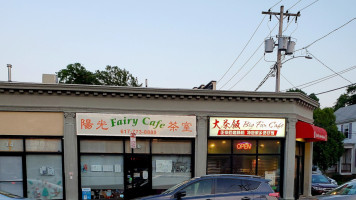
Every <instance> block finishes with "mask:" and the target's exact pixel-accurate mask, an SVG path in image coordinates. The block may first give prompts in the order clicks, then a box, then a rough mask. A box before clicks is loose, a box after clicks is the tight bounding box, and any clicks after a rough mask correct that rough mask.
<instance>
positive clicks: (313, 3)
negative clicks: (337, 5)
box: [299, 0, 319, 12]
mask: <svg viewBox="0 0 356 200" xmlns="http://www.w3.org/2000/svg"><path fill="white" fill-rule="evenodd" d="M318 1H319V0H316V1H314V2H313V3H311V4H309V5H307V6H305V7H304V8H302V9H300V10H299V12H300V11H302V10H304V9H306V8H308V7H309V6H311V5H313V4H314V3H316V2H318Z"/></svg>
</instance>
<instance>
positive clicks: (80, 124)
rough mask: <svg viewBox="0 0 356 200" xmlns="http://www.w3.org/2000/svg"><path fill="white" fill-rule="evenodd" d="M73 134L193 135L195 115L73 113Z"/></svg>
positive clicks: (194, 133) (194, 134)
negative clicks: (74, 126) (74, 129)
mask: <svg viewBox="0 0 356 200" xmlns="http://www.w3.org/2000/svg"><path fill="white" fill-rule="evenodd" d="M76 125H77V135H95V136H130V135H131V134H135V135H136V136H137V137H195V136H196V117H195V116H174V115H134V114H98V113H77V114H76Z"/></svg>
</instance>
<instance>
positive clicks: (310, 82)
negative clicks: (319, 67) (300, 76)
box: [283, 65, 356, 92]
mask: <svg viewBox="0 0 356 200" xmlns="http://www.w3.org/2000/svg"><path fill="white" fill-rule="evenodd" d="M354 69H356V65H355V66H353V67H349V68H347V69H344V70H342V71H340V72H338V73H339V74H343V73H346V72H348V71H351V70H354ZM335 76H337V74H331V75H328V76H325V77H322V78H319V79H316V80H313V81H309V82H307V83H303V84H301V85H298V86H294V88H299V89H303V88H307V87H310V86H313V85H315V84H318V83H321V82H323V81H326V80H328V79H331V78H334V77H335ZM289 89H292V88H289ZM289 89H286V90H283V92H285V91H287V90H289Z"/></svg>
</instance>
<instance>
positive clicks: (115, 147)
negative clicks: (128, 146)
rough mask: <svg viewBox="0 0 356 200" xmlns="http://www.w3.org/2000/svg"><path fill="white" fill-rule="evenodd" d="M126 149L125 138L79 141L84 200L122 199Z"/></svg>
mask: <svg viewBox="0 0 356 200" xmlns="http://www.w3.org/2000/svg"><path fill="white" fill-rule="evenodd" d="M123 151H124V146H123V141H122V140H107V139H103V140H93V139H81V140H80V153H81V155H80V175H81V179H80V183H81V191H82V196H83V198H82V199H90V198H91V199H123V197H124V195H123V193H124V156H123ZM84 196H85V197H84Z"/></svg>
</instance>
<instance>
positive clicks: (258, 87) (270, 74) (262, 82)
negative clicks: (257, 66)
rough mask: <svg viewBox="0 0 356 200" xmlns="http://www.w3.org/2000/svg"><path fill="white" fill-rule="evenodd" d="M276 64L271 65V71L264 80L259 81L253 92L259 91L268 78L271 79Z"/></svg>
mask: <svg viewBox="0 0 356 200" xmlns="http://www.w3.org/2000/svg"><path fill="white" fill-rule="evenodd" d="M275 67H276V64H274V65H271V70H269V72H268V74H267V75H266V76H265V78H264V79H263V80H262V81H261V83H260V84H259V85H258V86H257V88H256V89H255V92H256V91H257V90H258V89H260V87H261V86H262V85H263V84H264V83H265V82H266V81H267V79H268V78H269V77H271V76H272V75H273V73H274V71H275Z"/></svg>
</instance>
